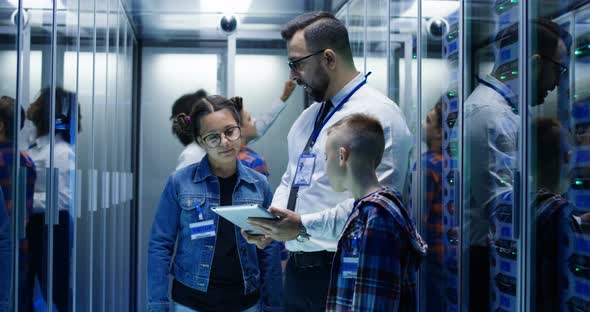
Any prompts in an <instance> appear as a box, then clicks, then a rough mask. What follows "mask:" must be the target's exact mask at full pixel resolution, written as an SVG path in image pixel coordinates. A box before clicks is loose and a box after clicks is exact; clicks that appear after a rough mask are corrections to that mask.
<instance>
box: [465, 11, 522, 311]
mask: <svg viewBox="0 0 590 312" xmlns="http://www.w3.org/2000/svg"><path fill="white" fill-rule="evenodd" d="M463 14H464V16H463V22H464V30H465V33H464V43H465V44H464V46H463V48H464V50H463V51H464V53H465V57H464V58H463V61H464V66H463V68H464V70H463V80H462V82H463V86H462V87H463V92H464V93H463V94H462V95H463V105H462V118H463V120H462V121H463V154H462V168H463V174H462V185H463V198H462V200H463V202H462V211H461V212H462V215H461V218H462V220H461V224H460V225H461V235H460V240H461V241H460V244H461V255H462V259H461V266H460V268H461V274H462V275H461V276H462V279H461V281H460V282H461V286H460V288H461V301H462V302H461V304H462V308H463V309H468V311H477V310H480V311H481V310H487V311H517V310H518V309H519V305H518V304H519V303H518V298H519V297H520V296H519V295H518V290H519V287H518V282H519V280H520V274H521V273H522V272H520V270H519V260H522V259H524V258H523V254H522V250H520V249H519V239H520V234H521V229H520V220H521V219H520V218H521V209H520V207H521V205H520V198H521V195H522V190H521V187H520V186H521V185H522V182H521V181H522V179H521V166H520V165H519V162H520V160H519V157H520V156H521V155H522V151H521V150H522V146H519V144H518V142H520V141H521V139H520V135H521V132H520V124H521V117H522V114H526V113H527V112H526V110H524V111H523V110H522V109H521V107H524V104H523V103H521V102H522V101H521V98H522V94H519V93H520V91H519V90H520V87H521V77H520V75H519V73H520V71H521V67H522V66H525V65H526V62H525V63H523V60H522V59H521V58H520V51H521V50H520V49H521V48H522V47H521V42H522V40H521V38H520V36H519V26H522V25H520V24H519V23H518V22H519V21H520V20H521V9H520V5H519V1H518V0H497V1H491V0H490V1H465V2H464V11H463Z"/></svg>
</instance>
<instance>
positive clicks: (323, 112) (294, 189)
mask: <svg viewBox="0 0 590 312" xmlns="http://www.w3.org/2000/svg"><path fill="white" fill-rule="evenodd" d="M331 108H332V101H330V100H328V101H326V102H324V104H322V108H321V109H320V117H319V118H318V119H317V120H316V122H315V124H314V125H313V131H312V132H311V135H310V136H309V139H307V143H306V144H305V147H304V148H303V152H305V151H306V150H307V149H308V148H309V145H310V144H311V138H312V137H313V133H314V132H316V130H317V129H318V128H319V127H320V125H321V124H322V122H323V121H324V119H326V116H328V113H329V112H330V109H331ZM296 175H297V169H296V171H295V176H296ZM293 181H295V177H293ZM293 184H294V183H291V192H289V200H288V201H287V209H289V210H291V211H295V203H296V202H297V194H298V193H299V186H294V185H293Z"/></svg>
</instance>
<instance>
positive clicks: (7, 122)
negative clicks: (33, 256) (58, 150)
mask: <svg viewBox="0 0 590 312" xmlns="http://www.w3.org/2000/svg"><path fill="white" fill-rule="evenodd" d="M15 108H16V102H15V101H14V99H12V98H10V97H6V96H3V97H1V98H0V188H2V191H3V193H4V194H5V195H4V199H5V200H6V209H7V212H8V217H9V218H10V217H11V216H12V214H13V208H14V207H15V206H14V205H15V201H13V199H12V187H13V185H14V184H15V181H13V174H14V169H15V167H14V166H15V165H16V159H15V156H16V155H17V151H16V150H15V148H16V146H15V142H14V140H13V138H14V128H13V127H14V118H15V114H14V113H15V112H14V110H15ZM21 111H22V116H23V119H22V121H23V122H24V110H22V108H21ZM22 126H23V123H22V122H21V124H20V127H19V128H22ZM18 155H19V158H20V159H19V164H18V168H21V170H24V171H25V175H24V176H23V178H26V181H25V185H26V189H25V190H23V191H25V198H26V203H24V205H22V206H20V207H24V208H25V211H24V217H25V225H26V224H28V222H29V216H30V215H31V212H32V210H33V193H34V191H35V180H36V172H35V165H34V164H33V160H32V159H31V158H30V157H29V156H28V155H27V154H26V153H25V152H22V151H21V152H20V153H18ZM15 241H16V239H15ZM27 245H28V244H27V241H26V240H21V241H20V242H19V272H18V281H19V286H20V287H22V289H20V290H19V297H20V298H19V301H18V302H19V305H20V306H23V305H25V302H27V299H25V298H24V296H26V295H27V294H28V292H26V291H24V290H25V287H26V278H27V270H28V266H27V264H28V262H29V260H30V259H29V254H28V248H27V247H28V246H27Z"/></svg>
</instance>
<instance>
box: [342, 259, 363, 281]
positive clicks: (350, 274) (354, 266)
mask: <svg viewBox="0 0 590 312" xmlns="http://www.w3.org/2000/svg"><path fill="white" fill-rule="evenodd" d="M358 268H359V258H358V257H343V258H342V276H343V277H344V278H354V279H356V274H357V271H358Z"/></svg>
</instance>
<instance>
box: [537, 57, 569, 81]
mask: <svg viewBox="0 0 590 312" xmlns="http://www.w3.org/2000/svg"><path fill="white" fill-rule="evenodd" d="M541 57H542V58H543V59H546V60H548V61H549V62H551V63H553V64H555V65H557V67H558V68H559V79H561V78H563V76H564V75H565V73H567V71H568V67H567V66H565V65H563V64H561V63H559V62H557V61H555V60H553V59H552V58H550V57H546V56H541Z"/></svg>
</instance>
